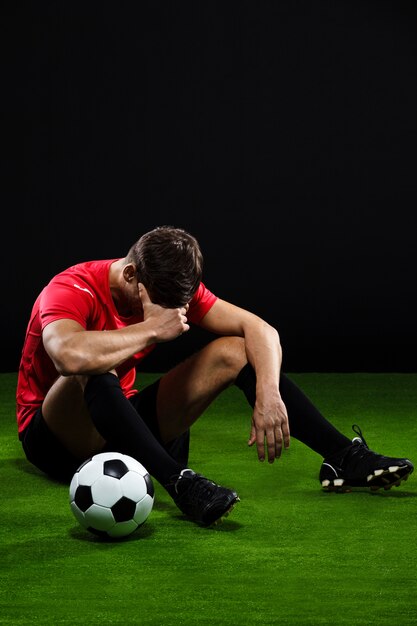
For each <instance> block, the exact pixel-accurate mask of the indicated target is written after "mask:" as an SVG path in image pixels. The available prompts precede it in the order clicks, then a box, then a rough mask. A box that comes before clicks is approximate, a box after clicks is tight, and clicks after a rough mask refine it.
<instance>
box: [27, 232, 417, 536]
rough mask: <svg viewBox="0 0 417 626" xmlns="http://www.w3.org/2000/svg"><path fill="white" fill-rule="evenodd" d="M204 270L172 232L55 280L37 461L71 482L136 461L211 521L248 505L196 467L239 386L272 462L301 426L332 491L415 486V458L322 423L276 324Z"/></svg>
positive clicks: (33, 336) (187, 239) (46, 302)
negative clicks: (195, 340) (206, 431)
mask: <svg viewBox="0 0 417 626" xmlns="http://www.w3.org/2000/svg"><path fill="white" fill-rule="evenodd" d="M202 269H203V258H202V254H201V250H200V247H199V244H198V242H197V241H196V239H195V238H194V237H193V236H192V235H190V234H189V233H187V232H186V231H184V230H183V229H179V228H174V227H170V226H162V227H157V228H155V229H153V230H151V231H150V232H147V233H145V234H144V235H142V236H141V237H140V238H139V240H138V241H136V243H134V244H133V245H132V247H131V248H130V250H129V251H128V253H127V255H126V256H125V257H124V258H113V259H107V260H96V261H89V262H84V263H80V264H77V265H74V266H72V267H70V268H68V269H66V270H64V271H63V272H61V273H59V274H57V275H56V276H55V277H53V278H52V280H51V281H50V282H49V284H48V285H46V287H45V288H44V289H43V291H42V292H41V293H40V294H39V296H38V298H37V299H36V302H35V303H34V306H33V309H32V314H31V316H30V320H29V324H28V327H27V333H26V338H25V342H24V346H23V352H22V359H21V363H20V368H19V376H18V384H17V422H18V433H19V438H20V440H21V442H22V445H23V449H24V451H25V454H26V456H27V458H28V460H29V461H30V462H31V463H33V464H34V465H35V466H36V467H38V468H39V469H41V470H42V471H44V472H45V473H46V474H48V475H49V476H51V477H54V478H57V479H60V480H65V481H69V480H70V479H71V477H72V475H73V474H74V472H75V471H76V469H77V468H78V467H79V465H80V464H81V463H82V462H83V461H85V460H86V459H87V458H89V457H91V456H92V455H94V454H97V453H99V452H102V451H104V450H107V451H110V450H113V451H118V452H122V453H124V454H128V455H130V456H132V457H134V458H136V459H137V460H138V461H140V462H141V463H142V464H143V465H144V466H145V467H146V469H147V470H148V471H149V473H150V474H151V475H152V476H153V477H154V478H155V479H156V480H157V481H158V482H159V483H160V484H161V485H163V487H164V488H165V489H166V490H167V491H168V493H169V494H170V495H171V496H172V498H173V500H174V502H175V503H176V505H177V506H178V507H179V509H180V510H181V511H182V512H183V513H185V514H186V515H187V516H188V517H189V518H190V519H192V520H193V521H195V522H197V523H199V524H202V525H206V526H207V525H210V524H212V523H214V522H216V521H217V520H219V519H220V518H222V517H223V516H224V515H226V514H227V513H228V512H229V511H230V510H231V509H232V508H233V506H234V505H235V504H236V502H238V501H239V497H238V495H237V493H236V491H233V490H231V489H228V488H226V487H222V486H220V485H217V484H216V483H215V482H213V481H211V480H209V479H208V478H205V477H204V476H202V475H201V474H199V473H197V472H195V471H194V470H193V469H190V468H189V467H188V452H189V436H190V427H191V426H192V424H193V423H194V422H195V421H196V420H197V419H198V417H200V415H201V414H202V413H203V412H204V411H205V409H207V407H208V406H209V405H210V404H211V403H212V402H213V400H214V399H215V398H216V397H217V396H218V395H219V394H220V393H221V392H222V391H223V390H224V389H226V388H227V387H229V386H230V385H233V384H234V385H237V386H238V387H239V388H240V389H241V390H242V391H243V393H244V394H245V396H246V398H247V400H248V402H249V404H250V405H251V407H252V408H253V413H252V425H251V430H250V435H249V441H248V444H249V445H250V446H252V445H256V447H257V452H258V458H259V460H260V461H264V460H265V459H267V460H268V462H269V463H273V462H274V460H275V459H278V458H279V457H280V456H281V453H282V449H283V448H288V446H289V445H290V431H291V435H292V436H293V437H295V438H296V439H299V440H300V441H302V442H303V443H304V444H306V445H307V446H309V447H310V448H311V449H312V450H314V451H315V452H317V453H318V454H319V455H321V456H322V457H323V458H324V461H323V463H322V466H321V469H320V475H319V479H320V482H321V485H322V487H323V488H324V489H326V490H335V491H346V490H349V489H350V488H352V487H369V488H370V489H378V488H380V487H384V488H385V489H389V488H390V487H392V486H393V485H399V484H400V483H401V482H402V481H403V480H405V479H407V478H408V476H409V475H410V474H411V472H412V471H413V469H414V468H413V464H412V463H411V462H410V461H409V460H408V459H405V458H390V457H386V456H382V455H380V454H377V453H375V452H373V451H372V450H370V449H369V448H368V446H367V444H366V442H365V440H364V439H363V437H362V435H361V433H360V431H358V432H356V434H357V435H358V436H357V437H355V438H354V439H353V440H350V439H349V438H347V437H346V436H345V435H343V434H342V433H340V432H339V431H338V430H337V429H336V428H335V427H334V426H333V425H332V424H331V423H330V422H329V421H328V420H327V419H325V418H324V417H323V416H322V415H321V413H320V412H319V411H318V410H317V408H316V407H315V406H314V405H313V404H312V403H311V402H310V400H309V399H308V398H307V397H306V396H305V395H304V393H303V392H302V391H301V390H300V389H299V388H298V387H297V386H296V385H295V384H294V383H293V382H292V381H291V380H290V379H289V378H288V377H287V376H285V374H284V373H283V372H282V371H281V360H282V350H281V345H280V340H279V335H278V332H277V331H276V330H275V328H273V327H272V326H271V325H269V324H268V323H266V322H265V321H264V320H262V319H261V318H259V317H258V316H257V315H255V314H253V313H251V312H249V311H247V310H244V309H242V308H240V307H237V306H235V305H233V304H231V303H229V302H226V301H225V300H222V299H220V298H218V297H216V296H215V295H214V293H212V292H211V291H210V290H209V289H208V288H207V287H206V286H205V285H204V284H203V282H202ZM190 323H191V324H196V325H199V326H201V327H202V328H204V329H206V330H207V331H210V332H211V333H215V334H216V335H218V337H217V338H216V339H214V340H213V341H210V342H209V343H207V345H206V346H205V347H203V348H202V349H201V350H200V351H199V352H197V353H195V354H193V355H192V356H190V357H189V358H188V359H186V360H185V361H183V362H181V363H179V364H178V365H177V366H176V367H174V368H173V369H172V370H171V371H169V372H167V373H166V374H165V375H163V376H162V377H161V378H160V379H159V380H158V381H156V382H155V383H153V384H152V385H150V386H148V387H146V388H145V389H143V390H141V391H139V392H138V391H137V390H136V389H135V388H134V383H135V375H136V365H137V364H138V363H139V362H140V361H141V360H142V359H143V358H145V357H146V355H147V354H148V353H149V352H150V351H151V350H152V349H153V348H154V347H155V345H156V344H158V343H162V342H166V341H172V340H174V339H176V338H177V337H179V336H180V335H182V334H183V333H185V332H188V330H189V329H190ZM219 445H221V433H219Z"/></svg>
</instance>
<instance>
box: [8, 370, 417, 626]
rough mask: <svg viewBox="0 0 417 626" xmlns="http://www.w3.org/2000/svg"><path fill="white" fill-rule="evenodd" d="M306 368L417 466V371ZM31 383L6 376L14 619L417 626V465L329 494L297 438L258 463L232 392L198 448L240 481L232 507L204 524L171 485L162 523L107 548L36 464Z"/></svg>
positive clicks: (197, 430) (307, 381)
mask: <svg viewBox="0 0 417 626" xmlns="http://www.w3.org/2000/svg"><path fill="white" fill-rule="evenodd" d="M155 376H156V375H155V374H142V375H141V376H140V380H141V382H142V383H143V384H146V383H147V382H150V381H151V380H153V379H154V378H155ZM290 377H291V378H292V379H293V380H294V381H295V382H296V383H298V384H299V386H300V387H301V388H302V389H303V390H304V391H305V392H306V393H307V395H308V396H309V397H310V398H311V399H312V400H313V402H314V403H315V404H316V406H317V407H318V408H319V409H320V410H321V411H322V412H323V414H324V415H326V416H327V417H328V418H330V419H331V421H332V422H333V423H334V424H335V425H336V426H337V427H338V428H339V429H340V430H342V431H343V432H344V433H345V434H346V435H347V436H349V437H353V436H354V433H353V432H352V431H351V425H352V424H354V423H356V424H359V425H360V426H361V428H362V431H363V434H364V436H365V438H366V440H367V442H368V445H369V446H370V447H371V448H372V449H374V450H377V451H378V452H381V453H384V454H389V455H393V456H395V455H399V456H403V455H404V456H408V457H409V458H410V459H411V460H412V461H414V462H415V463H416V462H417V374H292V375H290ZM15 383H16V374H14V373H11V374H2V375H0V400H1V402H0V468H1V481H0V490H1V491H0V507H1V509H0V510H1V524H0V550H1V553H0V576H1V578H0V624H8V625H9V624H10V625H11V624H13V625H19V624H42V625H48V626H54V625H57V624H71V625H77V624H91V625H96V624H97V625H98V624H102V625H106V624H117V625H121V626H122V625H124V626H128V625H141V624H144V625H146V624H154V625H158V626H171V625H172V626H174V625H179V626H180V625H187V626H188V625H190V626H192V625H195V626H198V625H200V624H201V625H203V624H204V625H213V624H219V625H225V626H227V625H230V624H232V625H236V626H244V625H252V624H253V625H257V624H262V625H267V624H283V625H285V624H297V625H300V626H318V625H321V624H326V625H332V626H339V625H345V624H346V625H347V624H349V626H356V625H358V626H359V625H366V626H370V625H375V626H377V625H378V626H383V625H387V626H388V625H389V626H407V625H409V624H417V548H416V536H417V533H416V530H417V521H416V520H417V515H416V514H417V472H415V473H414V474H413V475H412V476H411V477H410V479H409V481H408V482H406V483H403V484H402V485H401V487H400V488H398V489H397V488H393V489H392V490H390V491H378V492H376V493H373V494H370V493H368V492H364V491H359V492H354V493H349V494H334V493H333V494H329V493H324V492H323V491H322V490H321V488H320V484H319V482H318V472H319V468H320V464H321V458H320V457H319V456H318V455H317V454H316V453H315V452H313V451H312V450H310V449H308V448H306V447H305V446H303V445H302V444H301V443H300V442H298V441H296V440H294V439H293V440H292V443H291V447H290V449H289V450H287V451H285V453H284V454H283V457H282V458H281V459H280V460H279V461H277V462H275V463H274V464H273V465H269V464H268V463H264V464H262V463H259V462H258V461H257V458H256V451H255V449H254V448H248V446H247V445H246V442H247V438H248V435H249V422H250V411H249V408H248V406H247V405H246V402H245V400H244V398H243V396H242V394H241V392H239V391H238V390H237V389H236V388H231V389H228V390H227V391H226V392H224V393H223V394H222V396H221V397H220V398H219V399H218V400H217V401H216V402H215V403H214V404H213V405H212V407H210V409H209V410H207V411H206V413H205V414H204V416H202V418H200V420H199V421H198V422H197V423H196V424H195V425H194V426H193V429H192V435H191V457H190V466H191V467H193V468H194V469H195V470H196V471H200V472H201V473H203V474H205V475H206V476H209V477H210V478H212V479H214V480H216V481H217V482H219V483H221V484H224V485H225V486H230V487H233V488H234V489H236V490H237V492H238V493H239V496H240V498H241V502H240V503H239V504H238V505H237V507H236V508H235V509H234V511H233V512H232V514H231V515H230V517H228V518H227V519H226V520H225V521H224V522H223V524H221V525H220V526H217V527H215V528H200V527H198V526H197V525H195V524H194V523H192V522H190V521H188V520H186V519H185V518H184V517H183V516H182V514H181V513H180V512H179V510H178V509H176V507H175V506H174V505H173V504H172V502H171V501H170V500H169V497H168V496H167V494H166V493H165V491H164V490H163V489H162V488H161V487H160V486H159V485H158V484H157V483H155V491H156V497H155V505H154V508H153V510H152V512H151V515H150V517H149V518H148V520H147V521H146V523H145V524H144V525H143V526H142V527H141V528H140V529H139V530H138V531H136V533H134V534H133V535H131V536H130V537H128V538H126V539H125V540H122V541H117V542H114V541H113V542H103V541H102V540H100V539H99V538H98V537H96V536H94V535H92V534H90V533H88V531H85V530H83V529H82V528H81V527H80V526H79V525H78V523H77V522H76V520H75V518H74V517H73V515H72V512H71V510H70V508H69V504H68V488H67V486H65V485H61V484H59V483H55V482H52V481H50V480H48V479H47V478H45V477H44V476H43V475H42V474H41V473H40V472H38V471H37V470H36V469H35V468H33V467H32V466H30V465H29V464H28V462H27V461H26V460H25V458H24V455H23V452H22V450H21V448H20V444H19V442H18V440H17V436H16V425H15V417H14V392H15Z"/></svg>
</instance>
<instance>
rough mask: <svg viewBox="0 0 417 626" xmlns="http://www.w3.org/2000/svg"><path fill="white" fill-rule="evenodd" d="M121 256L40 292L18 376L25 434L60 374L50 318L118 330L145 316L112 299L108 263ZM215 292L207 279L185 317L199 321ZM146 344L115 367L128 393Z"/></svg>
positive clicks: (83, 266) (84, 266)
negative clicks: (47, 339)
mask: <svg viewBox="0 0 417 626" xmlns="http://www.w3.org/2000/svg"><path fill="white" fill-rule="evenodd" d="M117 260H118V259H109V260H104V261H89V262H86V263H79V264H77V265H73V266H72V267H70V268H68V269H66V270H64V271H63V272H61V273H60V274H57V275H56V276H55V277H54V278H52V280H51V281H50V282H49V283H48V285H46V287H45V288H44V289H43V290H42V292H41V293H40V294H39V296H38V297H37V299H36V301H35V304H34V305H33V308H32V313H31V316H30V320H29V324H28V326H27V330H26V337H25V342H24V345H23V350H22V358H21V361H20V366H19V373H18V380H17V395H16V400H17V424H18V432H19V433H21V432H22V431H23V430H24V429H25V428H26V426H27V425H28V424H29V422H30V420H31V419H32V417H33V415H34V413H35V411H36V410H37V409H38V408H39V407H40V406H41V404H42V402H43V399H44V398H45V396H46V394H47V392H48V390H49V389H50V388H51V386H52V385H53V383H54V382H55V380H56V379H57V378H58V373H57V371H56V369H55V366H54V364H53V362H52V360H51V359H50V357H49V356H48V354H47V352H46V350H45V348H44V346H43V342H42V331H43V329H44V328H45V326H47V324H50V323H51V322H53V321H55V320H59V319H72V320H75V321H76V322H78V323H79V324H81V326H83V328H85V330H114V329H117V328H123V327H124V326H129V325H130V324H136V323H138V322H141V321H142V318H139V317H135V316H133V317H129V318H123V317H122V316H120V315H119V313H118V312H117V310H116V307H115V305H114V302H113V298H112V297H111V293H110V286H109V270H110V265H111V264H112V263H114V262H115V261H117ZM216 300H217V297H216V296H215V295H214V294H213V293H211V291H209V290H208V289H207V288H206V287H205V285H204V284H203V283H200V286H199V288H198V290H197V292H196V294H195V295H194V297H193V299H192V300H191V302H190V307H189V309H188V313H187V319H188V320H189V321H190V322H192V323H195V324H198V322H199V321H200V320H201V319H202V318H203V317H204V315H205V314H206V313H207V312H208V311H209V309H210V308H211V307H212V306H213V304H214V303H215V301H216ZM154 347H155V344H153V345H151V346H148V347H147V348H145V349H144V350H142V351H141V352H138V353H137V354H135V355H134V356H133V357H132V358H130V359H129V360H128V361H126V362H125V363H123V364H122V365H121V366H120V367H118V368H117V374H118V376H119V379H120V385H121V387H122V390H123V393H124V394H125V396H126V397H130V396H132V395H133V394H135V393H137V391H136V389H134V388H133V386H134V383H135V379H136V365H137V364H138V363H139V361H141V360H142V359H143V358H144V357H145V356H146V355H147V354H148V353H149V352H150V351H151V350H152V349H153V348H154Z"/></svg>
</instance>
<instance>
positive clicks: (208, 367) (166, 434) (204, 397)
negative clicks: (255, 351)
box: [157, 337, 247, 443]
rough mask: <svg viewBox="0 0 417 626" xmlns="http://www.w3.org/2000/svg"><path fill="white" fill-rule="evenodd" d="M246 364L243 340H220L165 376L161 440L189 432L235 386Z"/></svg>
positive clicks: (161, 395) (160, 394) (161, 387)
mask: <svg viewBox="0 0 417 626" xmlns="http://www.w3.org/2000/svg"><path fill="white" fill-rule="evenodd" d="M245 363H247V358H246V352H245V343H244V340H243V339H241V338H240V337H221V338H219V339H215V340H214V341H212V342H211V343H209V344H208V345H206V346H205V347H204V348H202V349H201V350H200V351H199V352H197V353H196V354H193V355H192V356H190V357H188V358H187V359H186V360H185V361H183V362H182V363H180V364H179V365H177V366H176V367H174V368H173V369H172V370H170V371H169V372H168V373H167V374H165V375H164V376H163V377H162V378H161V380H160V383H159V390H158V396H157V416H158V426H159V431H160V433H161V438H162V441H163V442H164V443H167V442H169V441H171V440H173V439H175V438H176V437H178V436H179V435H181V434H182V433H184V432H185V431H187V430H188V429H189V428H190V426H191V425H192V424H193V423H194V422H195V421H196V420H197V419H198V418H199V417H200V415H201V414H202V413H203V412H204V411H205V410H206V409H207V407H208V406H209V405H210V404H211V403H212V402H213V400H214V399H215V398H216V397H217V396H218V395H219V394H220V393H221V392H222V391H223V390H224V389H226V388H227V387H229V386H230V385H231V384H233V383H234V381H235V379H236V377H237V375H238V373H239V372H240V370H241V369H242V367H243V366H244V365H245Z"/></svg>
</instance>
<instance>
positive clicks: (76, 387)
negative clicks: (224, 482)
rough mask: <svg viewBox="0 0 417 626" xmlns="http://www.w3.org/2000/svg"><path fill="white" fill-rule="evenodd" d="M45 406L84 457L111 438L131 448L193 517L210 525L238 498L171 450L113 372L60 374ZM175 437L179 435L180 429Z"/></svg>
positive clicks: (62, 436) (49, 419)
mask: <svg viewBox="0 0 417 626" xmlns="http://www.w3.org/2000/svg"><path fill="white" fill-rule="evenodd" d="M155 404H156V402H155ZM139 406H140V403H139ZM43 411H44V415H45V421H46V423H47V425H48V428H49V429H50V430H51V432H53V434H54V435H55V436H56V437H57V439H58V440H59V441H60V442H61V443H62V444H63V445H64V446H65V447H66V448H67V449H68V450H69V451H70V452H71V453H72V454H73V455H74V456H77V457H78V458H80V462H81V460H84V459H85V458H88V457H89V456H91V455H92V454H95V453H97V452H100V451H101V450H102V449H103V447H104V445H105V444H106V443H107V447H110V448H111V449H114V450H115V451H119V452H122V453H124V454H129V455H130V456H132V457H134V458H136V459H137V460H139V461H140V462H141V463H142V464H143V465H144V466H145V467H146V469H147V470H148V471H149V473H150V474H151V475H152V476H154V477H155V478H156V480H157V481H158V482H159V483H160V484H161V485H162V486H163V487H165V489H166V490H167V491H168V493H170V495H171V496H172V497H173V499H174V501H175V503H176V504H177V506H178V507H179V508H180V509H181V510H182V511H183V512H184V513H186V514H187V515H188V516H189V517H190V518H191V519H192V520H193V521H196V522H198V523H201V524H203V525H210V524H212V523H214V522H216V521H217V520H219V519H220V518H222V517H223V516H224V515H226V514H227V513H228V512H229V511H230V509H231V508H232V507H233V506H234V504H235V503H236V502H237V501H238V500H239V498H238V496H237V494H236V493H235V492H234V491H232V490H230V489H226V488H224V487H221V486H219V485H216V484H215V483H213V481H210V480H208V479H206V478H204V477H203V476H201V475H200V474H196V473H195V472H194V471H193V470H190V469H189V468H186V467H185V466H184V464H183V463H182V462H178V461H177V460H175V459H174V458H173V457H172V456H171V455H170V454H168V452H167V450H166V449H165V448H164V447H163V445H162V444H161V443H160V442H159V441H158V439H157V437H156V436H155V434H154V433H153V432H152V431H151V430H150V429H149V428H148V426H147V424H146V423H145V422H144V420H143V419H142V418H141V416H140V415H139V413H138V412H137V411H136V410H135V408H134V406H133V405H132V404H131V402H130V401H129V400H127V399H126V398H125V396H124V394H123V392H122V390H121V387H120V383H119V380H118V378H117V377H116V376H115V375H114V374H112V373H107V374H102V375H98V376H92V377H90V378H85V380H84V379H83V380H81V378H78V380H75V379H72V380H70V379H69V378H65V379H64V378H62V379H59V380H58V381H57V383H56V385H55V386H54V388H53V389H52V390H51V392H50V393H49V394H48V396H47V398H46V399H45V401H44V406H43ZM172 439H176V434H175V433H174V435H173V437H172ZM169 449H171V450H172V446H169Z"/></svg>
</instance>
